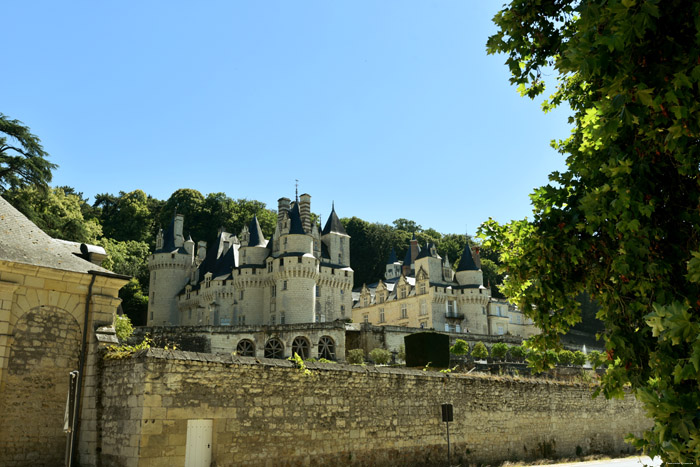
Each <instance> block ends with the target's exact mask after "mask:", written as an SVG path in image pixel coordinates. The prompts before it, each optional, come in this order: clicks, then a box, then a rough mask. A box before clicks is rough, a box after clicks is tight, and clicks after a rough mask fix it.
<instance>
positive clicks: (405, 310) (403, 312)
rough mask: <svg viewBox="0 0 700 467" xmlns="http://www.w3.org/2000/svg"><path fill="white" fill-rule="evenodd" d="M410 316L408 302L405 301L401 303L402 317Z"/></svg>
mask: <svg viewBox="0 0 700 467" xmlns="http://www.w3.org/2000/svg"><path fill="white" fill-rule="evenodd" d="M407 318H408V309H407V307H406V304H405V303H404V304H403V305H401V319H407Z"/></svg>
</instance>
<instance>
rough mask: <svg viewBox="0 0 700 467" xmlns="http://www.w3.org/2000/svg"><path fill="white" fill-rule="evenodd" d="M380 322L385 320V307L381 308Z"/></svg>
mask: <svg viewBox="0 0 700 467" xmlns="http://www.w3.org/2000/svg"><path fill="white" fill-rule="evenodd" d="M379 322H380V323H383V322H385V319H384V308H380V309H379Z"/></svg>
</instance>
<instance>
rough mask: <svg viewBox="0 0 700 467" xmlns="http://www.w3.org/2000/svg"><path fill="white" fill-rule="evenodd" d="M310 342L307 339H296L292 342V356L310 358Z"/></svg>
mask: <svg viewBox="0 0 700 467" xmlns="http://www.w3.org/2000/svg"><path fill="white" fill-rule="evenodd" d="M309 347H311V346H310V345H309V341H308V340H307V339H306V338H305V337H295V338H294V340H293V341H292V355H294V354H297V355H299V356H300V357H301V358H302V359H304V360H306V359H308V358H309Z"/></svg>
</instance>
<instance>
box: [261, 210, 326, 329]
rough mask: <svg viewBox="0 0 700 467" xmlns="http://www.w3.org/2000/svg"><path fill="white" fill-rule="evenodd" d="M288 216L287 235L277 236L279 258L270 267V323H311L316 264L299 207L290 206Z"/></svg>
mask: <svg viewBox="0 0 700 467" xmlns="http://www.w3.org/2000/svg"><path fill="white" fill-rule="evenodd" d="M288 214H289V231H288V233H282V234H281V235H280V238H279V256H277V257H276V258H274V260H273V262H272V263H273V264H272V266H271V267H272V270H273V271H274V276H273V277H274V294H275V307H274V308H275V311H274V313H275V317H274V319H275V321H276V322H280V320H281V319H280V318H281V317H282V316H284V322H285V323H312V322H314V321H315V316H316V315H315V296H316V281H317V280H318V277H319V260H318V258H316V257H315V256H314V254H313V251H314V240H313V236H312V235H311V234H310V232H307V231H305V230H304V226H303V222H302V218H301V213H300V212H299V203H293V204H292V206H291V208H290V210H289V212H288ZM270 313H272V311H271V312H270ZM270 321H272V319H270Z"/></svg>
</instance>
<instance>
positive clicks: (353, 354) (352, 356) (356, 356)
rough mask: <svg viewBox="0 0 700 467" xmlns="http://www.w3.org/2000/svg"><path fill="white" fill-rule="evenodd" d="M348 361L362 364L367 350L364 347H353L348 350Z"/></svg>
mask: <svg viewBox="0 0 700 467" xmlns="http://www.w3.org/2000/svg"><path fill="white" fill-rule="evenodd" d="M348 363H350V364H353V365H362V364H363V363H365V352H364V351H363V350H362V349H352V350H350V351H348Z"/></svg>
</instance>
